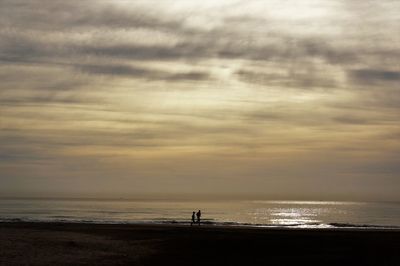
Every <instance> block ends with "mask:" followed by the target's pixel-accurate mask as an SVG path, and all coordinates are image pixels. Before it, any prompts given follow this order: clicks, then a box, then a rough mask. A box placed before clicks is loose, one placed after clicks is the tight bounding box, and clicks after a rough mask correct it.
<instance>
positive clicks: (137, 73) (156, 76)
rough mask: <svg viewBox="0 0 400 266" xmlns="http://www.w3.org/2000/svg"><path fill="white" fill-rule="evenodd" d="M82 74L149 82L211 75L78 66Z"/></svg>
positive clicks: (199, 79) (127, 67) (203, 78)
mask: <svg viewBox="0 0 400 266" xmlns="http://www.w3.org/2000/svg"><path fill="white" fill-rule="evenodd" d="M76 68H77V69H79V70H80V71H81V72H84V73H89V74H96V75H114V76H124V77H131V78H142V79H147V80H175V81H179V80H197V81H201V80H207V79H210V75H209V74H208V73H206V72H183V73H170V72H167V71H160V70H154V69H145V68H140V67H134V66H128V65H115V64H114V65H112V64H107V65H77V66H76Z"/></svg>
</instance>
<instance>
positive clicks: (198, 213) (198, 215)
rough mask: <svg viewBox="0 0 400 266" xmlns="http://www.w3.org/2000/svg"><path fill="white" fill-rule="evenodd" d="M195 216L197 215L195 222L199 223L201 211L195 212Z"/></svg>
mask: <svg viewBox="0 0 400 266" xmlns="http://www.w3.org/2000/svg"><path fill="white" fill-rule="evenodd" d="M196 216H197V223H198V224H199V225H200V217H201V211H200V210H199V211H198V212H197V213H196Z"/></svg>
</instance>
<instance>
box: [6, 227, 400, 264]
mask: <svg viewBox="0 0 400 266" xmlns="http://www.w3.org/2000/svg"><path fill="white" fill-rule="evenodd" d="M399 250H400V231H399V230H377V229H368V230H364V229H337V228H335V229H282V228H254V227H235V226H209V225H205V226H204V225H202V226H197V225H196V226H192V227H191V226H186V225H173V224H167V225H153V224H139V225H137V224H135V225H132V224H85V223H45V222H40V223H29V222H4V223H0V265H298V264H301V265H302V264H308V265H399V261H400V253H399Z"/></svg>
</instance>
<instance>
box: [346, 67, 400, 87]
mask: <svg viewBox="0 0 400 266" xmlns="http://www.w3.org/2000/svg"><path fill="white" fill-rule="evenodd" d="M349 76H350V78H351V79H352V80H353V81H355V82H357V83H361V84H368V83H373V84H375V83H377V82H394V83H398V84H399V85H400V72H399V71H387V70H382V69H358V70H351V71H349Z"/></svg>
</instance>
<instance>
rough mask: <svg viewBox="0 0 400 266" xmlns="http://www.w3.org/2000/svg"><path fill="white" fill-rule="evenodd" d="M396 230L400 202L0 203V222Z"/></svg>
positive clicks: (166, 201) (38, 200)
mask: <svg viewBox="0 0 400 266" xmlns="http://www.w3.org/2000/svg"><path fill="white" fill-rule="evenodd" d="M199 209H200V210H201V211H202V222H203V223H204V224H209V225H215V226H219V225H225V226H229V225H232V226H258V227H285V228H363V229H370V228H381V229H400V203H396V202H340V201H268V200H215V201H190V200H123V199H121V200H87V199H85V200H78V199H0V221H35V222H49V221H50V222H83V223H124V224H129V223H132V224H135V223H136V224H137V223H155V224H157V223H159V224H166V223H167V224H168V223H171V224H185V225H186V224H187V225H188V224H189V223H190V219H191V215H192V212H193V211H197V210H199Z"/></svg>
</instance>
